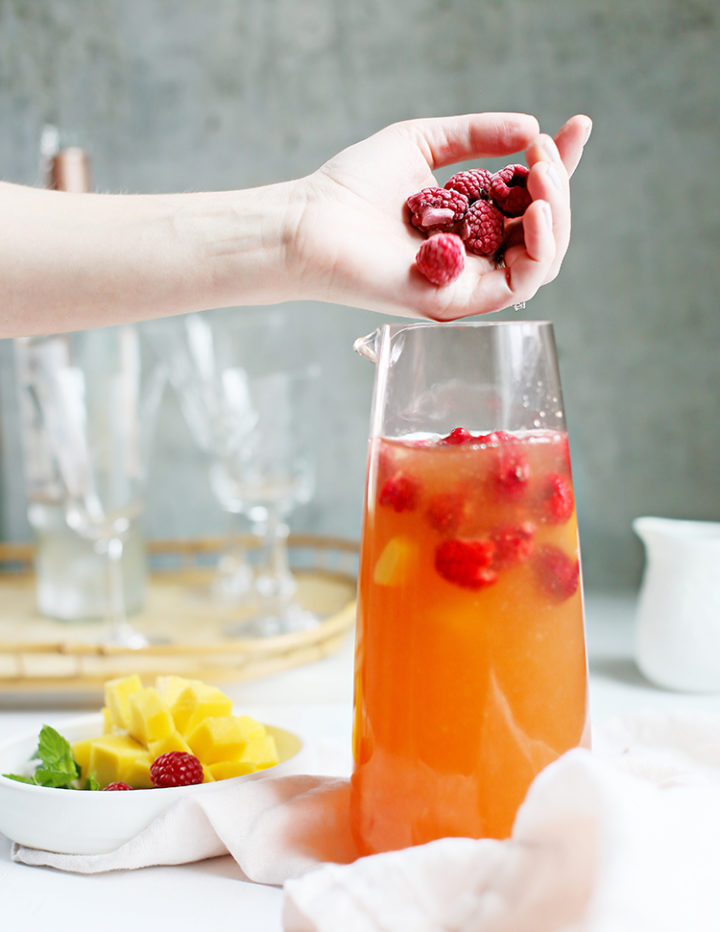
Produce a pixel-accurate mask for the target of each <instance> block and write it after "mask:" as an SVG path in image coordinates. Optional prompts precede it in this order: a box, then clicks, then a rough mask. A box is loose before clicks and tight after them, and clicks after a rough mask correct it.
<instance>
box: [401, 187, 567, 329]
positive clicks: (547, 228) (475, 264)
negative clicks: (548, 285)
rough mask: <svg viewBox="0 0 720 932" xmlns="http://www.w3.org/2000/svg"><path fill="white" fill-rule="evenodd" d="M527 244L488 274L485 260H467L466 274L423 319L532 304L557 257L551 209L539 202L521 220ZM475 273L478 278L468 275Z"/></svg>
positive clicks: (508, 254)
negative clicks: (529, 302)
mask: <svg viewBox="0 0 720 932" xmlns="http://www.w3.org/2000/svg"><path fill="white" fill-rule="evenodd" d="M522 227H523V239H524V243H523V244H522V245H518V246H512V247H511V248H510V249H508V250H507V252H506V253H505V263H506V268H504V269H494V270H492V271H489V270H488V268H487V263H486V262H485V261H484V260H482V261H481V260H476V257H474V256H472V257H468V263H467V264H466V266H465V272H464V273H463V275H461V276H460V278H459V279H458V280H457V281H456V282H454V283H453V286H455V287H454V288H453V290H452V291H450V290H449V289H448V291H447V293H446V294H445V295H442V296H440V295H437V297H443V298H444V299H445V300H444V303H442V304H440V303H439V302H438V301H437V300H436V301H434V302H433V304H432V305H431V306H430V307H429V308H422V306H421V305H417V304H416V306H420V308H421V311H423V312H424V316H426V317H429V318H431V319H432V320H438V321H448V320H457V319H459V318H461V317H469V316H471V315H475V314H487V313H490V312H492V311H500V310H502V309H503V308H505V307H508V306H509V305H511V304H522V302H523V301H529V300H530V298H532V297H533V295H535V294H536V292H537V291H538V289H539V288H540V287H541V285H543V284H544V283H545V281H546V280H547V277H548V275H549V273H550V269H551V267H552V266H553V263H554V260H555V253H556V245H555V238H554V236H553V222H552V216H551V211H550V205H549V204H548V203H547V201H542V200H537V201H533V202H532V204H531V205H530V206H529V207H528V209H527V210H526V211H525V214H524V215H523V218H522ZM472 272H475V274H474V275H473V274H468V273H472Z"/></svg>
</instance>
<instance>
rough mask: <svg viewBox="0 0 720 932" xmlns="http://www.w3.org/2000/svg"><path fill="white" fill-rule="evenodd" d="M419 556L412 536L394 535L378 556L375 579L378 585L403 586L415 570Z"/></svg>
mask: <svg viewBox="0 0 720 932" xmlns="http://www.w3.org/2000/svg"><path fill="white" fill-rule="evenodd" d="M417 558H418V545H417V543H416V542H415V541H414V540H412V538H410V537H405V536H404V535H399V536H398V537H393V538H392V539H391V540H389V541H388V542H387V544H386V545H385V548H384V550H383V552H382V553H381V554H380V556H379V557H378V561H377V563H376V564H375V570H374V571H373V580H374V581H375V583H377V585H378V586H402V585H403V584H404V583H406V582H407V581H408V579H409V578H410V576H411V574H412V573H413V572H414V567H415V564H416V562H417Z"/></svg>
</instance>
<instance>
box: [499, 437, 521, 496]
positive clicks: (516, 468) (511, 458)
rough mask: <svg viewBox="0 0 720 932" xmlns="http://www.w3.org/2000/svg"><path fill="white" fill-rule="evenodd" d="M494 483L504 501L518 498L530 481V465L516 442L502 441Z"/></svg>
mask: <svg viewBox="0 0 720 932" xmlns="http://www.w3.org/2000/svg"><path fill="white" fill-rule="evenodd" d="M494 478H495V482H496V484H497V486H498V489H499V491H500V492H501V494H502V495H503V496H504V497H505V498H506V499H511V500H515V499H517V498H519V497H520V496H521V495H522V494H523V492H525V490H526V488H527V484H528V482H529V481H530V464H529V463H528V460H527V457H526V456H525V453H524V452H523V451H522V450H521V449H520V448H519V446H518V444H517V443H516V441H514V440H511V441H504V442H503V443H502V445H501V447H500V450H499V454H498V464H497V468H496V470H495V477H494Z"/></svg>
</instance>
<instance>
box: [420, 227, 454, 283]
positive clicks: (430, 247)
mask: <svg viewBox="0 0 720 932" xmlns="http://www.w3.org/2000/svg"><path fill="white" fill-rule="evenodd" d="M415 262H416V263H417V267H418V269H419V271H420V272H422V274H423V275H424V276H425V278H427V279H428V280H429V281H431V282H432V283H433V284H434V285H449V284H450V282H452V281H455V279H456V278H457V277H458V275H459V274H460V273H461V272H462V270H463V269H464V268H465V245H464V243H463V241H462V240H461V239H460V237H459V236H455V234H454V233H436V234H435V235H434V236H431V237H430V239H428V240H425V242H424V243H423V244H422V246H421V247H420V249H418V253H417V255H416V256H415Z"/></svg>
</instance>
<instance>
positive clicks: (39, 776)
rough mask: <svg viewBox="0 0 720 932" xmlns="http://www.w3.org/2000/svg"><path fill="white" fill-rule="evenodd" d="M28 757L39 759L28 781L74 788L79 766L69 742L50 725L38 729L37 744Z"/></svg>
mask: <svg viewBox="0 0 720 932" xmlns="http://www.w3.org/2000/svg"><path fill="white" fill-rule="evenodd" d="M30 759H31V760H39V761H40V765H39V766H38V767H37V769H36V771H35V775H34V777H33V779H32V781H30V782H33V783H37V784H38V785H39V786H54V787H57V788H60V789H74V788H75V781H76V780H77V779H78V777H79V776H80V768H79V767H78V765H77V763H76V762H75V759H74V758H73V755H72V748H71V747H70V742H69V741H67V739H65V738H63V736H62V735H61V734H60V733H59V732H57V731H55V729H54V728H51V727H50V725H43V727H42V728H41V729H40V736H39V738H38V746H37V749H36V751H35V753H34V754H33V756H32V757H31V758H30Z"/></svg>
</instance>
